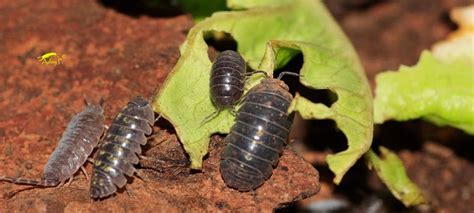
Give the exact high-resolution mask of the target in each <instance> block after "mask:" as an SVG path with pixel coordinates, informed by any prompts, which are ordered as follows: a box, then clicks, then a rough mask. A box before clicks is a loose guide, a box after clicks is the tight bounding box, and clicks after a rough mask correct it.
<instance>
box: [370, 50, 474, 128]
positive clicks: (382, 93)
mask: <svg viewBox="0 0 474 213" xmlns="http://www.w3.org/2000/svg"><path fill="white" fill-rule="evenodd" d="M376 83H377V89H376V98H375V100H374V107H375V109H374V116H375V121H376V123H383V122H384V121H386V120H389V119H395V120H398V121H405V120H409V119H415V118H420V117H421V118H424V119H426V120H428V121H431V122H434V123H436V124H438V125H450V126H453V127H456V128H459V129H462V130H464V131H466V132H467V133H469V134H474V107H473V106H474V69H473V68H472V67H470V66H468V65H467V64H466V63H463V61H462V60H459V61H453V62H441V61H439V60H438V59H436V58H434V57H433V56H432V55H431V53H429V52H428V51H425V52H423V53H422V55H421V58H420V61H419V62H418V64H417V65H416V66H414V67H406V66H402V67H400V70H399V72H384V73H380V74H379V75H377V77H376Z"/></svg>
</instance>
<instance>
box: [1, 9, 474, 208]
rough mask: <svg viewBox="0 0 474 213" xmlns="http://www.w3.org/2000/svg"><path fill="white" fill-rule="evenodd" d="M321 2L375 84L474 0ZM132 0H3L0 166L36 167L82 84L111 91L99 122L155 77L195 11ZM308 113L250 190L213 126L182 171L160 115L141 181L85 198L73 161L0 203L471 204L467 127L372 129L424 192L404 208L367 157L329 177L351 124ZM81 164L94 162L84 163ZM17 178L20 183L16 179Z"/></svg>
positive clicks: (6, 191)
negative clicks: (336, 180)
mask: <svg viewBox="0 0 474 213" xmlns="http://www.w3.org/2000/svg"><path fill="white" fill-rule="evenodd" d="M326 2H327V5H328V7H329V8H330V10H331V11H332V13H333V14H334V15H335V17H336V18H337V20H338V21H339V23H340V24H341V26H342V28H343V29H344V30H345V32H346V33H347V34H348V36H349V37H350V39H351V40H352V41H353V44H354V46H355V47H356V49H357V51H358V53H359V54H360V58H361V61H362V62H363V64H364V67H365V69H366V72H367V75H368V78H369V80H370V82H371V85H372V86H374V85H375V84H374V81H373V79H374V76H375V74H376V73H378V72H380V71H382V70H395V69H397V68H398V66H399V65H400V64H405V65H413V64H415V63H416V61H417V60H418V56H419V54H420V52H421V51H422V50H423V49H428V48H430V46H431V44H433V43H434V42H435V41H437V40H440V39H442V38H444V37H445V36H446V34H447V33H449V31H451V30H453V29H454V28H455V26H454V25H453V24H452V23H451V22H450V21H449V19H448V15H447V14H448V11H449V9H450V8H453V7H455V6H462V5H467V4H469V3H473V2H472V1H468V0H451V1H448V0H439V1H429V0H421V1H410V0H401V1H377V0H333V1H326ZM131 5H132V4H130V3H128V2H127V1H122V2H120V3H114V2H113V1H106V0H104V1H93V0H63V1H58V0H51V1H47V2H46V1H32V0H19V1H6V0H0V17H1V19H2V24H0V106H1V108H2V112H1V113H0V161H1V162H2V164H1V165H0V175H8V176H14V177H16V176H25V177H32V178H40V177H41V174H42V170H43V166H44V164H45V163H46V162H47V160H48V157H49V155H50V153H51V152H52V150H53V149H54V147H55V145H56V143H57V141H58V139H59V138H60V137H61V134H62V131H63V130H64V127H65V125H66V124H67V123H68V121H69V119H70V118H71V117H72V115H73V114H75V113H76V112H78V111H80V110H81V109H82V108H83V97H84V96H87V97H89V98H90V99H92V100H98V99H99V98H100V97H104V98H105V107H106V110H105V114H106V116H107V118H106V123H108V124H110V122H111V119H112V118H113V116H114V115H115V114H116V113H117V112H118V110H120V108H121V107H122V106H123V105H125V104H126V103H127V101H128V100H129V99H130V98H132V97H133V96H136V95H142V96H145V97H150V96H151V95H152V94H153V93H154V91H155V90H156V89H159V88H160V86H161V84H162V82H163V80H164V79H165V78H166V75H167V74H168V72H169V71H170V70H171V68H172V67H173V66H174V64H175V63H176V61H177V59H178V57H179V52H178V47H179V45H180V44H181V43H182V42H183V41H184V39H185V36H186V32H187V30H188V29H189V28H190V27H192V25H193V23H192V20H191V18H190V16H189V14H183V13H180V12H178V11H175V10H171V9H170V8H168V7H159V6H158V7H155V8H151V9H150V8H149V7H146V5H144V4H143V1H139V2H138V3H136V4H133V7H132V6H131ZM47 51H55V52H57V53H59V54H64V55H66V58H65V59H64V61H63V64H61V65H58V66H51V65H44V64H41V63H39V62H38V61H37V59H36V57H37V56H40V55H41V54H43V53H44V52H47ZM302 125H304V126H305V127H306V128H308V131H306V132H311V134H307V133H304V132H303V133H301V134H300V135H299V136H298V135H297V136H296V137H295V138H296V139H297V140H296V142H295V143H293V145H292V146H291V147H289V148H288V149H287V150H285V152H284V154H283V155H282V158H281V160H280V163H279V165H278V167H277V168H276V169H275V170H274V174H273V176H272V177H271V179H270V180H269V181H268V182H267V183H265V184H264V185H263V186H262V187H261V188H259V189H258V190H256V192H255V193H252V192H248V193H240V192H237V191H235V190H231V189H228V188H226V187H225V185H224V183H223V182H222V179H221V178H220V175H219V172H218V170H217V169H216V168H218V167H217V165H218V161H219V157H218V153H219V152H220V150H222V143H220V140H221V137H219V136H216V137H214V138H213V141H212V143H211V145H210V154H209V156H208V157H207V158H206V159H205V161H204V165H203V171H202V172H199V171H189V169H187V165H188V162H187V158H186V155H185V154H184V152H183V150H182V147H181V146H180V144H179V142H178V141H177V140H176V137H175V135H174V134H173V130H172V128H171V127H170V125H169V124H166V123H161V124H159V125H156V126H155V132H157V134H160V137H156V138H155V139H154V140H153V141H151V142H150V144H149V145H147V147H146V148H144V150H145V153H144V154H145V156H148V157H149V158H146V159H143V160H142V161H141V162H140V166H141V168H140V171H141V174H140V177H141V178H142V180H140V179H139V178H136V177H135V178H132V179H131V180H130V181H131V182H130V183H129V184H128V185H127V186H126V190H122V191H120V192H119V193H118V194H117V195H115V196H113V197H110V198H107V199H104V200H102V201H92V200H90V199H89V195H88V187H89V186H88V185H89V181H88V180H86V179H85V177H84V176H83V175H82V174H81V173H78V174H77V175H76V177H75V180H74V181H73V182H72V184H71V185H69V186H68V185H66V186H63V187H58V188H35V189H28V188H29V187H27V186H18V185H13V184H9V183H0V212H13V211H20V212H23V211H25V212H90V211H98V210H99V211H106V212H129V211H156V210H163V211H165V210H170V211H174V212H176V211H186V210H201V211H224V210H239V211H255V210H257V209H261V210H271V209H275V208H279V211H283V212H285V211H292V210H305V209H306V210H309V209H310V206H311V204H312V203H315V202H325V201H326V202H327V201H334V200H337V201H340V202H343V203H347V207H345V208H346V210H348V211H361V212H365V211H368V209H371V208H372V209H374V208H375V207H378V208H379V209H378V210H380V211H378V212H381V211H387V212H395V211H423V212H430V211H436V212H441V211H446V212H468V211H472V210H474V202H473V201H474V195H473V193H474V182H473V181H472V178H471V177H473V176H474V167H473V160H474V158H473V156H472V154H471V153H470V152H469V151H470V150H473V149H472V148H473V146H474V145H473V144H472V141H473V140H472V139H473V138H472V136H468V135H466V134H464V133H462V132H461V131H458V130H455V129H452V128H441V127H436V126H433V125H430V124H427V123H425V122H423V121H412V122H405V123H398V122H389V123H387V124H384V125H381V126H378V127H377V128H376V132H375V140H374V145H379V144H382V145H384V146H387V147H389V148H391V149H393V150H396V151H397V152H399V154H400V155H401V158H402V160H403V161H404V163H405V165H406V166H407V169H408V173H409V176H410V177H411V178H412V179H413V180H414V181H415V183H417V184H418V185H419V186H420V187H421V188H422V190H423V193H424V194H425V195H426V197H427V198H428V200H429V201H430V203H429V205H426V206H423V207H419V208H412V209H405V208H404V207H403V206H402V205H401V204H400V203H399V202H398V201H396V200H395V199H394V198H393V197H391V195H390V194H389V193H388V192H387V190H386V188H385V187H384V185H383V184H382V183H380V181H379V180H378V179H377V177H376V176H374V173H373V172H371V171H367V169H366V167H365V166H364V164H363V162H360V163H358V164H357V165H356V166H355V167H354V168H353V169H351V170H350V171H349V173H348V174H347V175H346V177H345V178H344V179H343V182H342V184H341V185H340V186H335V185H334V184H332V183H331V180H332V178H333V176H332V174H331V173H330V172H329V170H328V168H327V165H325V164H324V161H323V160H324V157H325V155H327V154H328V153H331V152H335V151H340V150H341V149H343V147H344V142H345V137H344V136H343V135H342V134H341V133H340V132H339V131H337V130H336V129H335V128H334V124H333V123H332V122H330V121H314V122H313V121H312V122H306V123H304V124H302ZM313 130H314V131H313ZM315 136H317V137H318V140H321V141H323V142H324V141H333V143H323V142H322V143H318V144H317V145H315V144H308V142H309V140H308V138H311V137H315ZM161 141H165V142H162V143H160V142H161ZM320 144H329V145H327V146H326V145H320ZM341 147H342V148H341ZM296 153H298V154H296ZM300 156H303V157H304V158H305V160H306V161H308V162H310V163H311V164H313V166H314V167H313V166H311V164H310V163H307V162H306V161H305V160H303V158H302V157H300ZM314 168H316V169H317V170H318V171H319V173H318V171H316V170H315V169H314ZM86 169H87V171H89V172H90V171H91V165H90V164H88V165H87V166H86ZM319 178H320V180H321V184H320V183H319V181H318V180H319ZM23 189H28V190H25V191H21V192H18V191H19V190H23ZM318 191H319V193H318ZM316 193H318V194H316ZM304 198H307V199H304ZM301 199H304V200H302V201H299V202H294V201H298V200H301ZM380 203H382V205H379V204H380ZM374 206H375V207H374Z"/></svg>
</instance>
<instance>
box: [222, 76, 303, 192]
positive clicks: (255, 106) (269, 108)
mask: <svg viewBox="0 0 474 213" xmlns="http://www.w3.org/2000/svg"><path fill="white" fill-rule="evenodd" d="M284 74H291V75H297V74H296V73H290V72H282V73H281V74H280V76H279V77H278V78H277V79H273V78H266V79H263V80H262V81H261V82H260V83H259V84H258V85H256V86H255V87H253V88H252V89H251V90H250V91H249V92H248V94H247V95H246V97H245V99H244V100H243V104H242V106H241V107H240V109H239V110H238V112H237V117H236V123H235V124H234V125H233V126H232V128H231V130H230V133H229V134H228V135H227V136H226V138H225V142H226V147H225V148H224V151H223V153H222V155H221V162H220V172H221V175H222V178H223V180H224V182H225V183H226V184H227V186H229V187H231V188H235V189H237V190H239V191H250V190H253V189H255V188H257V187H258V186H260V185H261V184H263V182H265V180H266V179H268V178H269V177H270V176H271V175H272V170H273V167H275V166H276V165H277V164H278V160H279V157H280V153H281V152H282V150H283V147H284V144H285V142H286V140H287V138H288V134H289V131H290V127H291V124H292V117H291V116H289V115H288V113H287V111H288V107H289V106H290V103H291V101H292V99H293V97H292V95H291V94H290V93H289V92H288V89H289V88H288V86H287V85H286V84H285V83H284V82H283V81H281V80H280V79H281V77H282V76H283V75H284Z"/></svg>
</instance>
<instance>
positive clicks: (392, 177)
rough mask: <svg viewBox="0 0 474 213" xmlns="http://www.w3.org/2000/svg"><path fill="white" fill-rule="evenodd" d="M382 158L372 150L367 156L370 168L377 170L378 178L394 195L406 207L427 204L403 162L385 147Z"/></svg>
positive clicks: (381, 148)
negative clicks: (408, 174)
mask: <svg viewBox="0 0 474 213" xmlns="http://www.w3.org/2000/svg"><path fill="white" fill-rule="evenodd" d="M379 150H380V153H381V158H379V157H378V156H377V154H375V153H374V152H373V151H372V150H370V151H369V152H367V154H366V155H365V157H366V159H367V163H368V164H369V168H371V167H373V168H375V171H376V172H377V174H378V176H379V177H380V179H382V181H383V182H384V183H385V185H387V187H388V189H389V190H390V191H391V192H392V194H393V195H394V196H395V197H396V198H397V199H398V200H400V201H402V202H403V204H405V206H407V207H409V206H415V205H419V204H422V203H425V198H424V197H423V194H422V193H421V190H420V189H419V188H418V186H416V185H415V184H414V183H413V182H411V180H410V178H409V177H408V176H407V174H406V171H405V167H404V166H403V162H402V161H401V160H400V158H398V156H397V155H396V154H394V153H392V152H390V150H388V149H387V148H385V147H380V149H379Z"/></svg>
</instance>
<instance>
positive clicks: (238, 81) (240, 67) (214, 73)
mask: <svg viewBox="0 0 474 213" xmlns="http://www.w3.org/2000/svg"><path fill="white" fill-rule="evenodd" d="M246 70H247V64H246V63H245V60H244V58H242V56H241V55H240V54H239V53H238V52H235V51H233V50H226V51H223V52H221V53H219V55H218V56H217V58H216V59H215V60H214V63H213V64H212V70H211V80H210V83H209V86H210V91H211V99H212V102H213V103H214V105H215V106H216V108H217V110H216V111H215V112H214V113H212V114H210V115H209V116H207V117H206V118H205V119H204V120H203V121H202V122H201V125H202V124H205V123H206V122H208V121H209V120H212V119H213V118H214V117H216V116H217V115H218V114H219V112H220V111H221V110H223V109H225V108H231V107H233V106H234V105H235V104H236V103H237V102H238V101H239V100H240V98H241V97H242V94H243V93H244V86H245V77H246V75H245V74H246Z"/></svg>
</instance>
